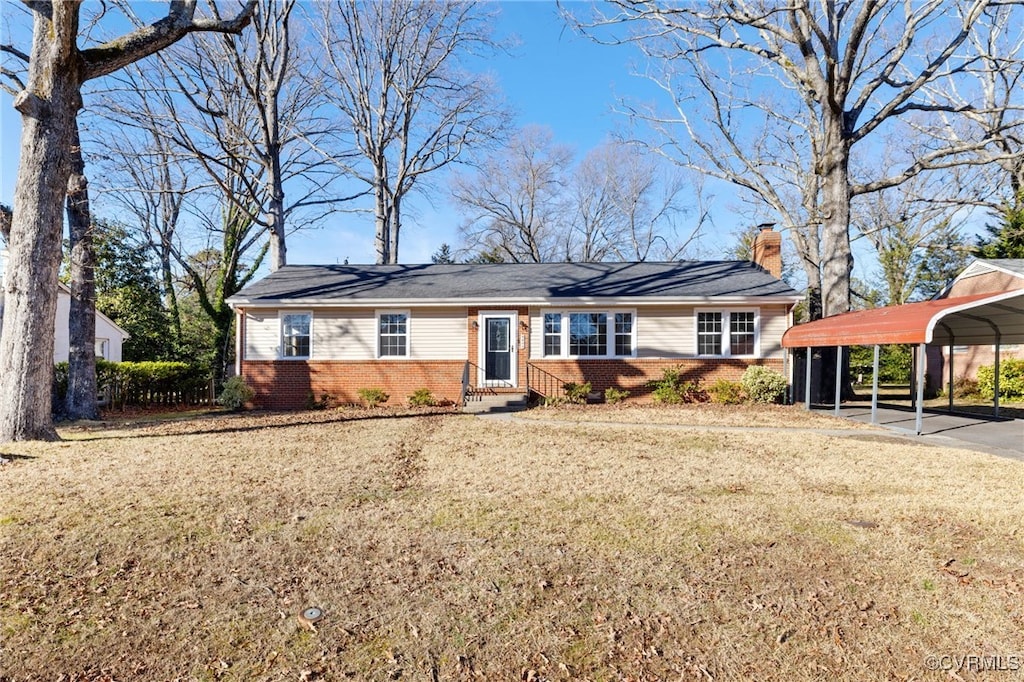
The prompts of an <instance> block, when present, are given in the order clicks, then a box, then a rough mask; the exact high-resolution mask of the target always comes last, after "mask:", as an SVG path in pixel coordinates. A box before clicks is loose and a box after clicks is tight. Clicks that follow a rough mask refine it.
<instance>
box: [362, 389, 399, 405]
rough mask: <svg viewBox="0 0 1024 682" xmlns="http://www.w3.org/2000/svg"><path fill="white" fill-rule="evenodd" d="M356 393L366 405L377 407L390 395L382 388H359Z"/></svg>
mask: <svg viewBox="0 0 1024 682" xmlns="http://www.w3.org/2000/svg"><path fill="white" fill-rule="evenodd" d="M356 393H358V394H359V398H360V399H361V400H362V401H363V403H364V404H365V405H366V406H367V407H379V406H380V405H381V404H383V403H386V402H387V401H388V398H390V397H391V396H389V395H388V394H387V393H385V392H384V389H382V388H361V389H359V390H358V391H356Z"/></svg>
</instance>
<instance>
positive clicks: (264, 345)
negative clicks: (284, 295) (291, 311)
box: [245, 310, 281, 360]
mask: <svg viewBox="0 0 1024 682" xmlns="http://www.w3.org/2000/svg"><path fill="white" fill-rule="evenodd" d="M280 330H281V327H280V325H279V324H278V320H277V311H276V310H255V311H246V313H245V358H246V360H276V359H277V355H278V353H279V352H280V347H281V337H280Z"/></svg>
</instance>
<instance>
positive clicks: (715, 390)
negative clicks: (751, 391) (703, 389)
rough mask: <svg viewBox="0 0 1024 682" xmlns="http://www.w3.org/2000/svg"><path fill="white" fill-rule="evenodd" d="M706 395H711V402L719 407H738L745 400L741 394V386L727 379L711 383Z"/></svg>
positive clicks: (745, 397)
mask: <svg viewBox="0 0 1024 682" xmlns="http://www.w3.org/2000/svg"><path fill="white" fill-rule="evenodd" d="M708 393H709V394H710V395H711V402H713V403H717V404H719V405H739V404H741V403H743V402H746V399H747V396H746V395H745V394H744V393H743V386H742V385H741V384H740V383H738V382H736V381H729V380H728V379H719V380H718V381H716V382H715V383H713V384H712V385H711V388H709V389H708Z"/></svg>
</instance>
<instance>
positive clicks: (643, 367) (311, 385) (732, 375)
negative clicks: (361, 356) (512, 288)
mask: <svg viewBox="0 0 1024 682" xmlns="http://www.w3.org/2000/svg"><path fill="white" fill-rule="evenodd" d="M530 364H531V365H533V366H534V367H537V368H539V369H541V370H543V372H547V373H548V374H549V375H550V377H553V378H549V381H555V382H557V383H562V382H569V381H572V382H577V383H583V382H587V381H589V382H590V383H591V386H592V388H593V390H595V391H602V392H603V391H604V390H605V389H606V388H609V387H615V388H618V389H625V390H627V391H629V392H630V394H631V395H632V397H634V398H639V397H642V396H645V395H646V394H647V393H649V389H647V386H646V384H647V382H648V381H650V380H652V379H660V378H661V376H662V372H663V370H664V369H666V368H674V367H681V368H682V372H683V378H684V379H685V380H687V381H692V380H699V381H700V383H701V385H702V386H704V387H708V386H710V385H711V384H712V383H714V382H715V381H717V380H719V379H728V380H730V381H739V379H740V377H741V376H742V375H743V372H744V370H746V368H747V367H749V366H750V365H764V366H766V367H770V368H772V369H774V370H776V371H779V372H781V371H782V360H781V359H760V360H751V359H714V360H697V359H641V358H632V359H608V360H563V359H551V360H532V361H530ZM519 365H520V374H521V376H520V386H521V387H522V390H525V387H526V361H525V358H524V357H523V355H522V354H521V355H520V362H519ZM463 367H464V363H463V362H462V361H461V360H431V361H423V360H420V361H394V360H365V361H322V360H313V361H255V360H246V361H244V362H243V363H242V376H243V377H245V380H246V382H247V383H248V384H249V385H250V386H252V387H253V388H254V389H255V390H256V398H255V399H254V401H253V402H254V403H255V404H256V406H258V407H262V408H266V409H275V410H292V409H302V408H303V407H305V406H306V404H307V401H308V400H309V397H310V395H311V394H312V396H313V397H314V399H317V400H319V399H320V397H321V396H322V395H324V394H327V395H328V396H330V403H331V404H332V405H336V404H345V403H358V402H360V399H359V393H358V391H359V389H361V388H380V389H383V390H384V391H385V392H386V393H388V394H389V395H390V396H391V398H390V400H389V401H388V404H389V405H404V404H406V403H407V401H408V398H409V396H410V395H412V394H413V392H415V391H416V390H417V389H421V388H426V389H429V390H430V392H431V393H433V395H434V397H435V398H436V399H438V400H449V401H452V402H458V400H459V398H460V395H461V391H462V370H463ZM543 381H544V377H543V375H541V376H540V378H539V379H537V383H538V384H539V383H541V382H543Z"/></svg>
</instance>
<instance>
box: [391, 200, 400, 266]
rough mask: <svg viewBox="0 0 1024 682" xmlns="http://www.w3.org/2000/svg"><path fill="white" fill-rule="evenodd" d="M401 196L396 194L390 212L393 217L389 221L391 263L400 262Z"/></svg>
mask: <svg viewBox="0 0 1024 682" xmlns="http://www.w3.org/2000/svg"><path fill="white" fill-rule="evenodd" d="M401 201H402V200H401V198H399V197H398V196H395V197H394V199H393V200H392V202H391V206H390V209H389V214H390V216H391V219H390V220H389V221H388V225H389V226H390V228H391V229H390V234H388V263H390V264H391V265H397V264H398V230H399V227H400V224H399V221H400V220H401V215H402V214H401V212H400V211H399V203H400V202H401Z"/></svg>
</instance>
